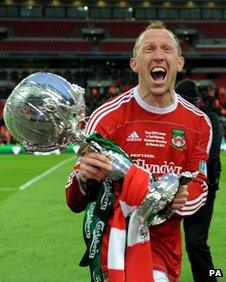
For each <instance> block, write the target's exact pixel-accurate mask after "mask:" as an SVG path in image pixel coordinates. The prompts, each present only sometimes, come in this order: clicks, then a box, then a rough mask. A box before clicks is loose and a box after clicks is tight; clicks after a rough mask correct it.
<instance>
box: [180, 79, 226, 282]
mask: <svg viewBox="0 0 226 282" xmlns="http://www.w3.org/2000/svg"><path fill="white" fill-rule="evenodd" d="M175 90H176V92H177V93H178V94H180V95H181V96H182V97H183V98H184V99H186V100H187V101H189V102H190V103H192V104H193V105H195V106H197V107H198V105H199V103H198V102H199V94H198V90H197V86H196V84H195V82H194V81H192V80H188V79H186V80H183V81H181V82H180V83H179V84H178V85H177V86H176V88H175ZM199 108H200V109H201V110H202V111H203V112H204V113H205V114H206V115H207V116H208V117H209V119H210V121H211V124H212V129H213V138H212V145H211V148H210V152H209V159H208V161H207V176H208V187H209V189H208V195H207V201H206V204H205V205H204V206H203V207H201V208H200V209H199V210H198V211H197V213H195V214H194V215H192V216H190V217H185V218H184V231H185V243H186V249H187V253H188V257H189V260H190V263H191V268H192V273H193V278H194V281H195V282H202V281H203V282H208V281H216V278H214V277H210V276H209V270H210V269H214V266H213V262H212V258H211V252H210V248H209V246H208V244H207V240H208V231H209V227H210V222H211V218H212V214H213V207H214V200H215V196H216V191H217V190H218V189H219V178H220V171H221V162H220V147H221V141H222V137H223V130H222V128H221V126H220V122H219V118H218V116H217V115H216V114H215V113H214V112H213V111H212V110H211V109H210V108H208V107H207V106H201V107H199Z"/></svg>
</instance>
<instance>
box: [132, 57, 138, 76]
mask: <svg viewBox="0 0 226 282" xmlns="http://www.w3.org/2000/svg"><path fill="white" fill-rule="evenodd" d="M130 67H131V69H132V70H133V71H134V72H135V73H137V72H138V66H137V59H136V58H131V59H130Z"/></svg>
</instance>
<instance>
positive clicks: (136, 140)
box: [126, 131, 142, 142]
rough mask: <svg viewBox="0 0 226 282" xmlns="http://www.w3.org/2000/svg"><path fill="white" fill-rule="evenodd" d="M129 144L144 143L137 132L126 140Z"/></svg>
mask: <svg viewBox="0 0 226 282" xmlns="http://www.w3.org/2000/svg"><path fill="white" fill-rule="evenodd" d="M126 141H127V142H139V141H142V139H141V138H140V136H139V135H138V133H137V132H136V131H133V132H132V133H131V134H130V135H129V136H128V137H127V138H126Z"/></svg>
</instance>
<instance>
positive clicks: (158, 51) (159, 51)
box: [154, 48, 164, 61]
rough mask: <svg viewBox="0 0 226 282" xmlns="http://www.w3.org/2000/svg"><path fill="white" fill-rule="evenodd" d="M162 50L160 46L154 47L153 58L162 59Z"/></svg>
mask: <svg viewBox="0 0 226 282" xmlns="http://www.w3.org/2000/svg"><path fill="white" fill-rule="evenodd" d="M163 54H164V53H163V50H162V49H161V48H156V49H155V51H154V60H155V61H163V60H164V55H163Z"/></svg>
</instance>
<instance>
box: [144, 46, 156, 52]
mask: <svg viewBox="0 0 226 282" xmlns="http://www.w3.org/2000/svg"><path fill="white" fill-rule="evenodd" d="M154 49H155V47H154V46H147V47H146V48H145V51H146V52H151V51H153V50H154Z"/></svg>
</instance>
